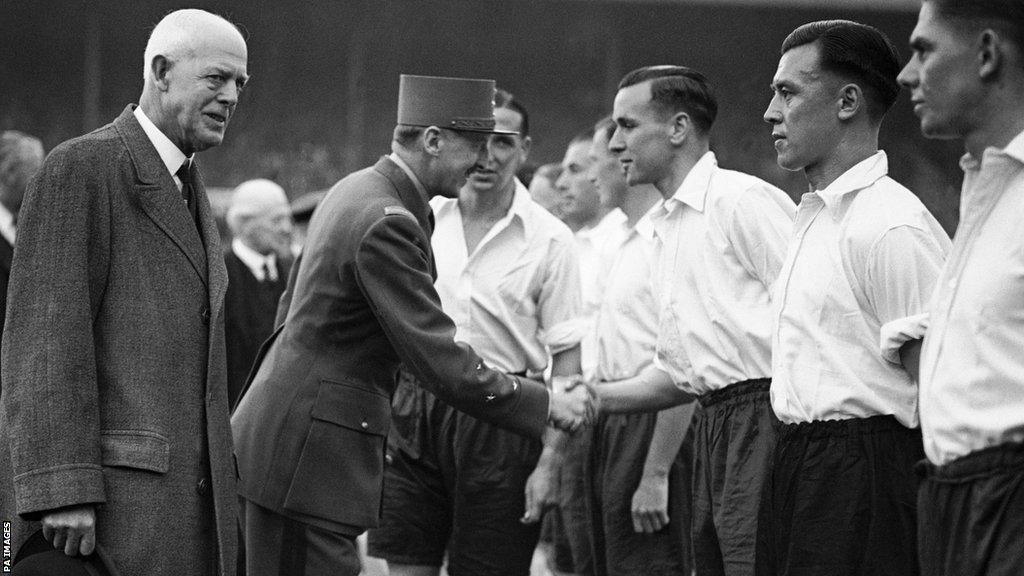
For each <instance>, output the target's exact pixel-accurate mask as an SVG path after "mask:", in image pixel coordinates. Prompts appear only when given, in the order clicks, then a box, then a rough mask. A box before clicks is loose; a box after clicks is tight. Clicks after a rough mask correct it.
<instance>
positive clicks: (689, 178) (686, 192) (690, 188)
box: [665, 151, 718, 212]
mask: <svg viewBox="0 0 1024 576" xmlns="http://www.w3.org/2000/svg"><path fill="white" fill-rule="evenodd" d="M717 167H718V160H717V159H716V158H715V153H714V152H711V151H708V152H705V153H704V155H703V156H701V157H700V160H697V163H696V164H694V165H693V168H690V172H689V173H688V174H687V175H686V178H684V179H683V183H682V184H680V185H679V188H678V189H677V190H676V193H675V194H673V195H672V197H671V198H669V199H668V200H667V201H666V202H665V209H666V210H667V211H669V212H671V211H672V210H674V209H675V208H674V206H675V205H676V202H673V201H678V202H682V203H683V204H687V205H689V206H690V207H691V208H693V209H694V210H696V211H697V212H703V211H704V202H705V201H706V200H707V195H708V186H709V183H710V182H711V175H712V174H714V172H715V168H717Z"/></svg>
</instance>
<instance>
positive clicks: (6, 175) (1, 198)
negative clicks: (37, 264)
mask: <svg viewBox="0 0 1024 576" xmlns="http://www.w3.org/2000/svg"><path fill="white" fill-rule="evenodd" d="M43 156H44V154H43V143H42V142H40V141H39V139H38V138H34V137H32V136H29V135H28V134H23V133H21V132H18V131H17V130H7V131H5V132H3V133H2V134H0V332H3V329H4V311H5V310H7V284H8V282H9V281H10V276H11V262H12V260H13V259H14V239H15V227H16V224H17V221H18V211H19V210H21V201H22V200H23V199H24V198H25V189H26V188H28V183H29V180H31V179H32V177H33V176H35V173H36V172H38V171H39V167H40V166H41V165H42V164H43Z"/></svg>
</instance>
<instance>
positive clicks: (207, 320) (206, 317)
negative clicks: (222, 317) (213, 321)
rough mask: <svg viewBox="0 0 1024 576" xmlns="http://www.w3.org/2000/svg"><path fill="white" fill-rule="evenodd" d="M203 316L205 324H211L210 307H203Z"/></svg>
mask: <svg viewBox="0 0 1024 576" xmlns="http://www.w3.org/2000/svg"><path fill="white" fill-rule="evenodd" d="M202 316H203V324H209V323H210V309H209V308H203V313H202Z"/></svg>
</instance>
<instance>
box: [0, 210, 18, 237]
mask: <svg viewBox="0 0 1024 576" xmlns="http://www.w3.org/2000/svg"><path fill="white" fill-rule="evenodd" d="M0 236H3V237H4V240H7V242H8V243H9V244H10V245H11V246H14V239H15V236H16V233H15V230H14V214H11V211H10V210H8V209H7V207H6V206H4V205H3V204H0Z"/></svg>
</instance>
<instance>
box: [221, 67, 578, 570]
mask: <svg viewBox="0 0 1024 576" xmlns="http://www.w3.org/2000/svg"><path fill="white" fill-rule="evenodd" d="M494 93H495V90H494V82H493V81H491V80H467V79H461V78H435V77H426V76H402V81H401V85H400V89H399V112H398V127H397V128H396V129H395V133H394V141H393V142H392V154H391V155H389V156H388V157H386V158H382V159H381V160H380V161H378V162H377V164H376V165H374V166H373V167H370V168H366V169H364V170H361V171H359V172H356V173H354V174H351V175H349V176H348V177H346V178H345V179H343V180H342V181H341V182H339V183H338V184H336V185H335V186H334V188H333V189H332V190H331V191H330V192H329V193H328V195H327V197H326V198H324V200H323V202H322V203H321V204H320V206H319V208H317V211H316V213H315V214H314V215H313V219H312V222H311V223H310V227H309V236H308V237H307V239H306V245H305V248H304V250H303V253H302V256H300V258H299V260H298V262H297V263H296V266H298V270H297V271H293V273H292V278H291V279H290V281H289V286H288V289H287V291H286V293H285V296H284V297H283V298H282V303H281V305H282V308H283V309H284V310H285V314H286V316H285V318H286V319H285V321H284V324H283V327H282V328H281V330H280V331H279V332H278V333H277V334H276V340H275V341H274V342H273V345H272V346H271V347H270V348H269V350H268V351H267V354H266V356H265V357H264V358H263V359H262V363H261V365H260V367H259V370H258V372H257V374H256V376H255V379H254V380H253V382H252V384H251V386H250V388H249V390H248V392H246V394H245V395H244V396H243V397H242V399H241V401H240V402H239V405H238V408H237V409H236V411H235V413H234V416H233V418H232V426H233V429H234V431H235V435H236V443H235V446H236V454H237V456H238V467H239V477H240V479H241V483H240V494H241V496H242V498H243V499H244V504H243V523H244V530H245V538H246V550H247V554H248V558H247V563H246V567H247V570H248V573H249V574H259V575H260V576H269V575H272V574H280V575H282V576H283V575H288V576H302V575H306V576H314V575H321V574H323V575H327V574H330V575H343V576H344V575H351V576H355V575H356V574H358V573H359V561H358V558H357V557H356V553H355V544H354V539H355V537H356V536H357V535H358V534H360V533H361V532H363V531H364V530H365V529H366V528H368V527H373V526H376V525H377V522H378V519H379V516H380V502H381V488H382V483H383V469H384V463H385V458H384V444H385V437H386V436H387V433H388V427H389V424H390V418H391V396H392V392H393V391H394V388H395V384H396V373H397V370H398V366H399V363H400V362H401V363H402V364H403V366H404V367H405V369H407V370H408V371H409V372H410V373H411V374H412V375H413V376H414V377H415V378H416V379H417V380H418V381H420V382H422V385H423V386H425V387H428V388H429V389H430V391H431V392H433V393H434V394H435V395H436V396H437V397H438V398H440V399H442V400H444V401H445V402H447V403H448V404H450V405H451V406H453V407H455V408H456V409H459V410H462V411H465V412H467V413H469V414H471V415H473V416H475V417H477V418H481V419H483V420H486V421H489V422H491V423H494V424H497V425H499V426H502V427H505V428H508V429H511V430H515V431H517V432H521V433H523V434H527V435H530V436H533V437H535V438H540V436H541V434H542V433H543V431H544V427H545V424H546V423H547V422H548V421H549V420H550V421H552V422H553V423H554V424H556V425H558V426H560V427H562V428H566V429H575V428H576V427H578V426H579V425H581V424H582V423H584V422H585V421H588V420H589V419H590V417H592V404H591V397H590V394H589V392H588V390H587V389H586V388H584V387H576V388H574V389H572V390H570V391H568V392H566V393H565V394H557V395H554V396H549V394H548V391H547V390H546V389H545V388H544V386H543V385H542V384H539V383H537V382H534V381H532V380H528V379H525V378H518V377H515V376H509V375H506V374H502V373H500V372H497V371H495V370H492V369H490V368H488V367H487V366H486V365H485V364H484V363H483V361H482V360H481V359H480V357H479V356H478V355H477V354H476V353H475V352H474V351H473V350H472V348H470V347H469V346H467V345H465V344H462V343H456V342H455V341H454V335H455V325H454V324H453V323H452V320H451V319H450V318H449V317H448V316H446V315H445V314H444V312H442V310H441V303H440V300H439V298H438V295H437V292H436V291H435V290H434V286H433V281H434V278H435V268H434V258H433V252H432V249H431V244H430V234H431V232H432V230H433V214H432V213H431V211H430V205H429V204H428V200H429V199H430V197H432V196H436V195H444V196H447V197H450V198H451V197H455V196H456V195H457V194H458V191H459V188H460V187H461V186H462V184H463V183H464V182H465V181H466V175H467V173H468V172H469V170H470V169H471V168H472V166H473V165H474V164H475V163H476V162H477V161H478V160H480V159H482V158H484V155H485V154H486V142H487V136H488V134H491V133H494V123H495V121H494V110H493V101H494ZM279 316H280V314H279Z"/></svg>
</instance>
